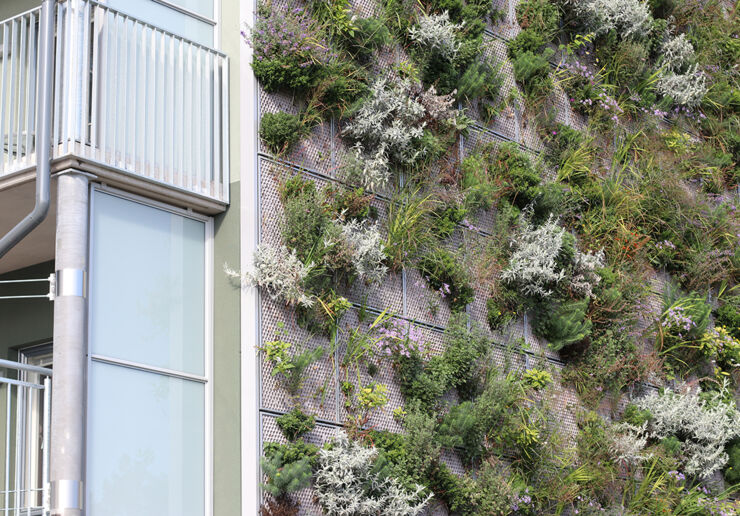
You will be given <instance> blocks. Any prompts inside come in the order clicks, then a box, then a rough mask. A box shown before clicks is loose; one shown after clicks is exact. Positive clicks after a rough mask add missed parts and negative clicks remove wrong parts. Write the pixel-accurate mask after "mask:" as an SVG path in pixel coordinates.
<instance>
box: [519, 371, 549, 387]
mask: <svg viewBox="0 0 740 516" xmlns="http://www.w3.org/2000/svg"><path fill="white" fill-rule="evenodd" d="M522 380H523V381H524V383H525V384H526V385H527V386H529V387H531V388H532V389H534V390H536V391H539V390H542V389H544V388H545V387H547V386H548V385H550V384H551V383H552V375H551V374H550V373H549V372H547V371H544V370H542V369H529V370H527V371H526V372H525V373H524V375H523V376H522Z"/></svg>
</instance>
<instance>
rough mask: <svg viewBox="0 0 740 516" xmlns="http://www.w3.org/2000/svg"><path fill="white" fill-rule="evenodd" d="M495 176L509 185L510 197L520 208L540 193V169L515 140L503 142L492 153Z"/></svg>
mask: <svg viewBox="0 0 740 516" xmlns="http://www.w3.org/2000/svg"><path fill="white" fill-rule="evenodd" d="M490 160H491V163H492V167H491V172H492V174H493V177H495V178H499V179H500V180H503V181H504V182H505V184H506V185H507V187H508V189H509V191H508V197H509V199H510V200H511V202H512V203H513V204H514V205H515V206H517V207H518V208H520V209H523V208H524V207H525V206H527V205H529V204H531V203H532V202H533V201H534V200H535V199H536V198H537V196H538V194H539V193H540V190H539V188H538V186H539V184H540V175H539V171H538V170H537V169H536V168H535V167H534V166H533V165H532V162H531V161H530V160H529V157H528V156H527V155H526V154H525V153H524V151H522V150H521V149H519V146H518V145H517V144H516V143H514V142H507V143H504V144H501V145H500V146H499V147H498V149H496V150H495V151H492V152H491V154H490Z"/></svg>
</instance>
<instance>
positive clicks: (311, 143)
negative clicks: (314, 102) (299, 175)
mask: <svg viewBox="0 0 740 516" xmlns="http://www.w3.org/2000/svg"><path fill="white" fill-rule="evenodd" d="M259 107H260V119H261V118H262V115H264V114H265V113H279V112H281V111H284V112H286V113H290V114H293V115H297V114H298V112H299V111H300V107H299V106H297V105H296V104H295V102H294V100H293V99H292V97H291V96H290V95H288V94H286V93H271V94H267V93H265V92H264V91H263V90H262V88H260V105H259ZM259 151H260V152H261V153H262V154H266V155H273V154H274V153H273V152H272V151H271V150H270V149H268V148H267V146H266V145H265V144H264V142H263V141H262V139H260V148H259ZM280 159H281V160H283V161H289V162H291V163H294V164H296V165H299V166H301V167H304V168H308V169H311V170H316V171H330V170H332V169H333V166H332V125H331V123H330V122H324V123H322V124H320V125H318V126H316V127H314V128H313V129H311V133H310V134H309V135H308V136H307V137H305V138H301V139H300V141H299V142H298V143H296V144H295V145H294V147H293V149H292V150H291V151H290V152H289V153H288V154H287V155H283V156H280Z"/></svg>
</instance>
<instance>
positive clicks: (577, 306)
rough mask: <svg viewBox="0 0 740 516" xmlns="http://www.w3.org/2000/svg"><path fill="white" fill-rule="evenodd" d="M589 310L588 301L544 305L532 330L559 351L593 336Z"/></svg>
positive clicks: (538, 312) (539, 310)
mask: <svg viewBox="0 0 740 516" xmlns="http://www.w3.org/2000/svg"><path fill="white" fill-rule="evenodd" d="M587 309H588V299H583V300H580V301H564V302H552V303H547V304H544V305H542V306H540V308H539V309H538V311H537V315H536V317H535V320H534V325H533V328H532V329H533V330H534V332H535V333H536V334H537V335H538V336H540V337H543V338H545V339H547V340H548V342H549V346H550V348H551V349H553V350H555V351H559V350H561V349H563V348H564V347H566V346H570V345H572V344H577V343H579V342H582V341H583V340H584V339H586V337H588V336H589V335H590V334H591V321H590V320H588V319H586V310H587Z"/></svg>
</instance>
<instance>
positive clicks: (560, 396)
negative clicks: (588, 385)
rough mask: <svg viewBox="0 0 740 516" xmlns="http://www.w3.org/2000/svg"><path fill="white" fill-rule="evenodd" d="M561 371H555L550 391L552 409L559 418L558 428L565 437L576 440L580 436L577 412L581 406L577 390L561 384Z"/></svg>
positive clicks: (556, 368)
mask: <svg viewBox="0 0 740 516" xmlns="http://www.w3.org/2000/svg"><path fill="white" fill-rule="evenodd" d="M560 373H561V369H560V368H558V367H555V368H554V369H553V380H554V383H553V387H552V388H551V389H550V390H549V391H548V396H551V405H550V407H551V409H552V410H553V412H554V415H555V417H556V418H557V421H556V422H557V427H558V430H559V431H560V433H561V435H563V437H565V438H567V439H570V440H571V441H573V440H575V438H576V436H577V435H578V424H577V422H576V410H577V409H578V407H579V406H580V402H579V400H578V395H577V394H576V392H575V390H574V389H573V388H572V387H570V386H566V385H563V384H562V382H561V374H560Z"/></svg>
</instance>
